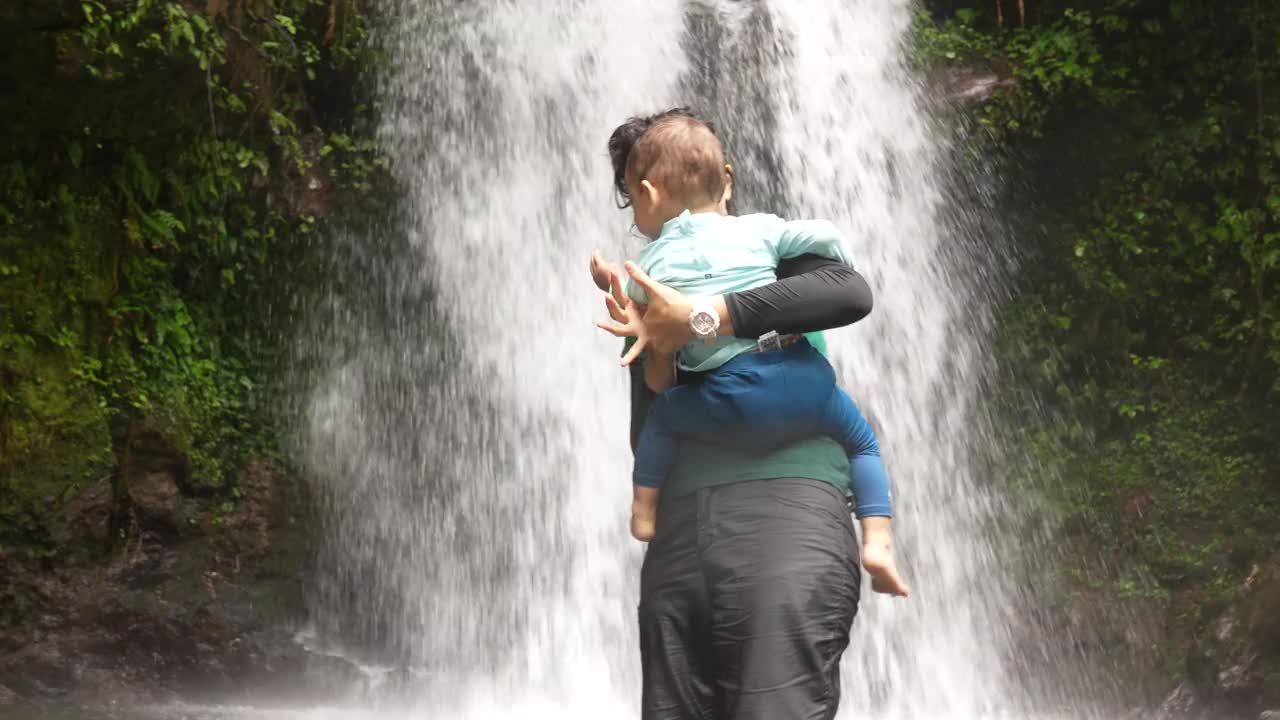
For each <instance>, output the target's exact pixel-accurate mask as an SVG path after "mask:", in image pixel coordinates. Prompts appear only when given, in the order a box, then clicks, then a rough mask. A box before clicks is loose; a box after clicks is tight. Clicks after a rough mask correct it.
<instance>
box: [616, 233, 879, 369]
mask: <svg viewBox="0 0 1280 720" xmlns="http://www.w3.org/2000/svg"><path fill="white" fill-rule="evenodd" d="M625 267H626V270H627V272H629V273H631V278H632V280H634V281H635V282H636V283H637V284H638V285H640V286H641V287H643V288H644V290H645V293H646V294H647V295H648V297H649V304H648V309H647V311H646V312H647V314H646V315H645V317H644V319H643V320H640V319H639V318H638V317H637V316H636V314H635V312H634V311H633V310H632V309H631V308H629V307H628V306H627V305H628V300H627V298H626V297H625V296H624V295H623V292H622V279H621V278H620V277H619V276H618V275H616V274H615V275H613V277H612V284H613V295H612V296H611V297H606V299H605V300H606V304H607V305H608V308H609V314H610V315H611V316H612V317H613V319H614V321H615V323H616V324H610V323H598V325H599V327H601V328H603V329H604V330H608V331H609V332H611V333H613V334H614V335H616V336H618V337H634V338H636V342H635V344H634V345H632V347H631V350H630V351H629V352H627V354H626V355H625V356H624V357H623V358H622V364H623V365H624V366H625V365H630V364H631V362H632V361H633V360H635V359H636V358H637V357H639V356H640V353H642V352H645V351H647V350H651V349H656V350H658V351H659V352H664V353H674V352H676V351H677V350H679V349H680V348H681V347H683V346H684V344H685V343H687V342H689V341H690V340H692V339H693V331H692V329H690V327H689V315H690V314H691V313H692V311H693V304H692V302H691V300H690V299H689V298H688V297H686V296H685V295H684V294H683V293H681V292H680V291H678V290H675V289H674V288H671V287H668V286H666V285H663V284H662V283H659V282H657V281H655V280H654V279H653V278H651V277H649V276H648V275H646V274H645V273H644V271H642V270H641V269H640V268H639V267H638V266H636V264H635V263H633V262H628V263H626V266H625ZM778 276H779V277H780V278H783V279H781V280H778V281H776V282H773V283H770V284H769V285H766V286H764V287H760V288H755V289H753V290H747V291H744V292H740V293H731V294H729V295H717V296H715V297H712V298H710V301H711V305H712V307H714V308H715V309H716V310H717V312H718V313H719V314H720V334H721V335H734V336H736V337H742V338H747V339H752V340H754V339H755V338H757V337H759V336H761V335H763V334H764V333H766V332H768V331H770V330H776V331H778V332H782V333H797V332H813V331H816V330H830V329H832V328H837V327H841V326H844V325H848V324H850V323H853V322H857V321H858V320H861V319H862V318H864V317H866V316H867V314H868V313H869V312H871V291H870V288H868V287H867V283H866V281H865V280H863V279H862V276H861V275H859V274H858V273H857V271H855V270H853V269H852V268H850V267H847V266H845V265H842V264H841V263H839V262H838V261H835V260H829V259H827V258H821V257H816V256H811V255H804V256H801V257H798V258H794V259H792V260H787V261H784V262H783V263H780V264H779V265H778Z"/></svg>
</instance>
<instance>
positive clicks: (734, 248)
mask: <svg viewBox="0 0 1280 720" xmlns="http://www.w3.org/2000/svg"><path fill="white" fill-rule="evenodd" d="M618 161H619V159H618V158H616V157H615V162H618ZM624 162H625V172H624V173H623V182H624V188H623V189H624V190H625V196H626V197H628V198H629V199H630V201H631V205H632V208H633V212H634V220H635V224H636V227H637V228H638V229H639V230H640V231H641V232H642V233H644V235H645V236H647V237H649V238H650V239H652V241H653V242H651V243H650V244H649V245H647V246H646V247H645V248H644V249H643V250H642V251H641V253H640V255H639V257H638V258H637V264H638V265H639V266H640V268H641V269H642V270H643V271H644V272H645V273H647V274H648V275H649V276H650V277H652V278H653V279H654V280H656V281H658V282H661V283H664V284H666V285H669V286H671V287H673V288H675V289H677V290H679V291H681V292H682V293H685V294H686V295H689V296H693V297H694V298H695V300H694V311H693V314H692V317H691V318H690V325H691V327H692V329H693V331H694V333H695V335H696V336H697V337H696V339H695V340H693V341H691V342H690V343H689V344H687V345H685V346H684V347H683V348H681V349H680V350H679V352H678V353H677V354H676V355H675V356H674V357H673V356H670V355H662V354H660V353H657V352H654V351H652V350H650V351H648V352H647V353H646V355H645V358H644V378H645V383H646V385H648V386H649V388H650V389H652V390H653V391H654V392H655V393H659V397H658V398H657V399H656V400H655V402H654V404H653V406H652V408H651V409H650V412H649V416H648V417H647V419H646V420H645V423H644V426H643V429H642V430H641V433H640V438H639V441H638V444H637V447H636V457H635V469H634V472H633V477H632V479H633V487H634V496H633V503H632V517H631V532H632V534H633V535H634V536H635V537H636V538H637V539H639V540H642V541H648V540H650V539H652V538H653V535H654V527H655V518H656V515H657V506H658V499H659V495H660V488H661V486H662V483H663V481H664V480H665V479H666V477H667V475H668V474H669V473H670V472H671V469H672V467H673V465H674V462H675V451H676V443H677V441H678V438H680V437H694V438H699V439H704V440H709V441H712V442H719V443H725V442H728V443H732V444H734V445H739V446H746V447H750V448H755V449H760V450H767V449H770V448H776V447H782V446H784V445H787V444H790V443H792V442H795V441H797V440H799V439H801V438H804V437H809V436H812V435H819V434H822V435H828V436H830V437H832V438H834V439H835V440H836V441H837V442H839V443H840V444H841V446H842V447H843V448H844V450H845V451H846V452H847V454H848V456H849V462H850V480H851V483H850V489H851V491H852V493H853V495H854V497H855V500H856V505H855V513H856V515H857V516H858V518H860V519H861V520H862V522H863V543H864V546H865V548H864V565H866V567H867V570H868V572H869V574H870V575H872V579H873V587H874V588H875V589H877V590H879V591H881V592H890V593H893V594H900V595H905V594H906V593H907V589H906V586H905V584H903V583H902V581H901V579H900V578H898V575H897V570H896V567H895V565H894V562H893V558H892V554H891V551H890V550H889V547H890V544H889V541H888V534H889V530H888V519H889V518H890V517H891V516H892V509H891V504H890V497H889V482H888V476H887V474H886V473H885V469H884V463H883V461H882V460H881V458H880V451H879V447H878V445H877V443H876V438H875V435H874V433H873V432H872V430H871V428H870V426H869V425H868V424H867V422H866V420H865V419H864V418H863V417H862V415H861V414H860V413H859V412H858V409H857V408H856V407H855V406H854V404H853V401H852V400H850V398H849V396H848V395H847V394H845V393H844V391H842V390H840V389H839V388H838V387H837V386H836V384H835V372H834V370H833V369H832V367H831V365H830V363H828V362H827V360H826V358H825V357H823V355H822V354H821V353H820V352H818V351H817V350H816V349H815V348H814V347H813V346H811V345H810V344H809V342H808V341H807V340H805V339H804V338H803V336H798V335H796V336H785V337H779V336H778V335H777V334H776V333H771V334H770V335H767V336H765V337H763V338H761V339H760V341H753V340H743V339H739V338H733V337H718V336H717V332H716V331H717V329H718V326H719V317H718V315H717V314H716V312H715V310H714V309H713V308H712V306H711V305H710V303H708V302H706V301H705V300H699V299H697V298H706V297H711V296H715V295H721V294H726V293H732V292H738V291H742V290H748V289H751V288H755V287H759V286H761V285H766V284H769V283H772V282H774V281H775V280H776V279H777V275H776V268H777V265H778V262H779V260H782V259H786V258H792V257H797V256H800V255H806V254H816V255H822V256H825V257H829V258H832V259H835V260H839V261H841V262H844V263H848V264H850V265H852V262H851V260H850V258H849V257H848V255H847V254H846V253H845V250H844V244H843V238H842V236H841V234H840V232H839V231H838V230H837V229H836V228H835V226H833V225H832V224H831V223H829V222H826V221H822V220H805V221H790V222H788V221H784V220H783V219H781V218H779V217H777V216H774V215H763V214H762V215H749V216H743V217H729V216H725V215H722V214H720V212H719V206H720V201H721V198H722V197H723V196H724V192H725V182H726V181H725V168H726V165H725V158H724V150H723V148H722V147H721V144H720V141H719V139H718V138H717V137H716V136H715V133H714V132H713V131H712V130H711V129H710V128H709V127H708V126H707V125H706V124H704V123H702V122H701V121H699V120H697V119H696V118H694V117H692V116H690V115H687V114H684V113H668V114H664V115H663V116H659V117H658V118H657V119H655V121H654V122H653V124H652V125H651V126H650V127H649V128H648V129H647V130H646V131H645V132H644V134H643V135H641V136H640V138H639V139H638V140H636V142H635V144H634V146H633V147H632V148H631V150H630V152H629V153H628V154H627V155H626V157H625V160H624ZM598 265H599V263H598V257H597V258H595V259H594V260H593V276H596V279H597V284H600V281H601V278H600V277H599V275H600V273H599V267H598ZM626 292H627V295H628V296H629V297H630V298H631V300H632V302H634V303H636V304H637V305H638V306H639V307H641V308H642V307H643V306H644V305H645V304H646V303H647V302H648V298H647V297H646V294H645V292H644V290H643V288H641V287H640V286H638V285H637V284H636V283H634V282H631V281H629V282H628V284H627V289H626ZM677 366H678V368H679V369H681V370H685V371H687V372H694V373H703V374H704V376H703V381H702V382H701V383H697V384H687V385H678V386H677V385H675V380H676V370H677Z"/></svg>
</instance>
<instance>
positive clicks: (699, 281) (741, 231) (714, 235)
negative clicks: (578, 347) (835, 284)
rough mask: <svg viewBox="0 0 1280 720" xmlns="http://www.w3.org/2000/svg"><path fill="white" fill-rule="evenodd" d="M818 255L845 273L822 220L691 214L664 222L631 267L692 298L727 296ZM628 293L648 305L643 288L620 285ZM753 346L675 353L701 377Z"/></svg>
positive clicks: (834, 238) (836, 242) (728, 342)
mask: <svg viewBox="0 0 1280 720" xmlns="http://www.w3.org/2000/svg"><path fill="white" fill-rule="evenodd" d="M801 255H821V256H823V257H828V258H831V259H833V260H839V261H840V262H843V263H845V264H847V265H849V266H850V267H852V266H853V260H852V259H851V258H850V257H849V255H848V254H847V253H846V251H845V248H844V236H843V235H841V233H840V231H839V230H837V229H836V227H835V225H832V224H831V223H829V222H827V221H826V220H790V221H788V220H783V219H782V218H780V217H778V216H777V215H766V214H758V215H743V216H739V217H735V216H729V215H720V214H719V213H698V214H696V215H694V214H691V213H690V212H689V211H688V210H686V211H684V212H683V213H681V214H680V215H679V216H678V217H675V218H672V219H671V220H668V221H667V222H666V224H665V225H663V226H662V233H661V234H660V235H659V236H658V239H657V240H654V241H653V242H651V243H649V244H648V245H646V246H645V248H644V249H643V250H641V251H640V255H639V256H638V257H637V258H636V264H638V265H639V266H640V269H641V270H644V271H645V273H647V274H648V275H649V277H651V278H653V279H654V280H657V281H658V282H660V283H663V284H664V285H669V286H671V287H673V288H675V289H676V290H679V291H680V292H682V293H684V294H685V295H691V296H703V297H708V296H712V295H726V294H728V293H733V292H741V291H743V290H750V289H752V288H757V287H760V286H762V285H768V284H769V283H772V282H774V281H776V280H777V279H778V274H777V268H778V261H780V260H784V259H787V258H794V257H799V256H801ZM627 294H628V295H629V296H630V297H631V298H632V299H633V300H635V301H636V302H639V303H648V302H649V298H648V297H647V296H646V294H645V292H644V289H643V288H641V287H640V286H639V285H638V284H636V283H635V282H633V281H630V280H628V282H627ZM755 346H756V341H755V340H749V339H745V338H735V337H721V338H718V339H717V340H716V342H714V343H706V342H703V341H702V340H694V341H692V342H690V343H689V344H687V345H685V346H684V347H683V348H681V349H680V352H679V353H678V355H677V356H676V362H677V364H678V365H679V366H680V368H681V369H683V370H689V371H691V372H705V371H707V370H714V369H715V368H718V367H720V366H721V365H723V364H725V363H726V362H728V361H729V360H732V359H733V358H734V357H736V356H738V355H741V354H742V353H744V352H747V351H748V350H752V349H754V348H755Z"/></svg>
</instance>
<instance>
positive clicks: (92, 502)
mask: <svg viewBox="0 0 1280 720" xmlns="http://www.w3.org/2000/svg"><path fill="white" fill-rule="evenodd" d="M111 509H112V493H111V479H110V478H105V477H104V478H102V479H100V480H98V481H97V482H96V483H94V484H92V485H90V486H89V487H87V488H85V489H84V490H82V491H80V494H79V495H77V496H76V497H75V498H74V499H73V500H72V501H71V502H69V503H67V506H66V508H64V509H63V512H62V527H61V528H60V529H59V533H58V535H57V536H56V538H55V539H56V540H57V541H58V542H60V543H87V544H91V545H94V546H98V547H101V546H103V545H105V544H106V543H107V541H108V540H109V539H110V537H111Z"/></svg>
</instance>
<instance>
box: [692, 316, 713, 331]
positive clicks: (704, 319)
mask: <svg viewBox="0 0 1280 720" xmlns="http://www.w3.org/2000/svg"><path fill="white" fill-rule="evenodd" d="M689 324H690V325H691V326H693V331H694V332H695V333H697V334H698V335H710V334H711V333H712V331H714V330H715V329H716V319H715V318H714V317H712V315H711V313H709V312H696V313H694V314H693V317H691V318H689Z"/></svg>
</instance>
